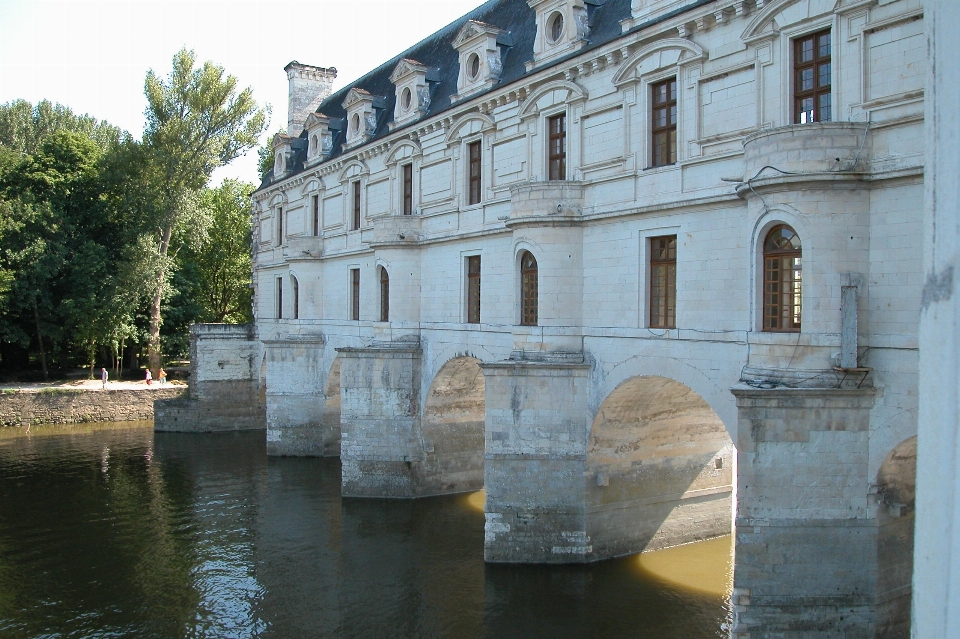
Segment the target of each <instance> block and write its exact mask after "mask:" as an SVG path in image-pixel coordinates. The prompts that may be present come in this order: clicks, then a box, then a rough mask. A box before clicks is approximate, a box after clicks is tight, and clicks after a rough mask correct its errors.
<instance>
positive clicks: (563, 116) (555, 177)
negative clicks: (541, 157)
mask: <svg viewBox="0 0 960 639" xmlns="http://www.w3.org/2000/svg"><path fill="white" fill-rule="evenodd" d="M555 122H560V123H562V130H556V131H555V130H554V129H555V127H554V123H555ZM545 123H546V125H545V128H546V133H547V180H549V181H564V180H566V179H567V147H568V144H569V141H568V136H567V112H566V111H561V112H560V113H554V114H553V115H548V116H547V117H546V118H545ZM556 128H557V129H561V127H556ZM554 140H560V144H559V147H560V150H559V151H557V152H554Z"/></svg>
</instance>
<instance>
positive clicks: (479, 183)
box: [466, 139, 483, 206]
mask: <svg viewBox="0 0 960 639" xmlns="http://www.w3.org/2000/svg"><path fill="white" fill-rule="evenodd" d="M466 147H467V205H468V206H473V205H475V204H481V203H482V202H483V140H482V139H481V140H473V141H472V142H466ZM474 150H476V154H474Z"/></svg>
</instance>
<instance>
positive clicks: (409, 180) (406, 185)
mask: <svg viewBox="0 0 960 639" xmlns="http://www.w3.org/2000/svg"><path fill="white" fill-rule="evenodd" d="M403 214H404V215H413V165H412V164H404V165H403Z"/></svg>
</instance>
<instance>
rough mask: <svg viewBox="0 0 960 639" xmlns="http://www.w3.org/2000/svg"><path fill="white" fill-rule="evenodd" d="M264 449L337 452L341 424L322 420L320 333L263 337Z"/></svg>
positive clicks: (288, 453) (295, 453) (294, 453)
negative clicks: (265, 420)
mask: <svg viewBox="0 0 960 639" xmlns="http://www.w3.org/2000/svg"><path fill="white" fill-rule="evenodd" d="M263 345H264V348H265V351H266V368H267V370H266V375H265V379H267V380H269V383H268V384H267V386H266V389H265V398H266V411H267V455H269V456H278V457H336V456H337V455H338V454H339V453H340V429H339V428H338V427H337V426H336V425H331V424H328V423H326V421H325V420H324V415H323V408H324V399H325V396H324V394H323V390H324V379H325V378H324V366H323V351H324V339H323V336H322V335H314V336H303V335H298V336H290V337H289V338H287V339H278V340H264V341H263Z"/></svg>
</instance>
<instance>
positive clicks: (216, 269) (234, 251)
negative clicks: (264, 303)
mask: <svg viewBox="0 0 960 639" xmlns="http://www.w3.org/2000/svg"><path fill="white" fill-rule="evenodd" d="M254 189H255V187H254V185H252V184H248V183H244V182H238V181H236V180H225V181H224V182H223V184H221V185H220V186H219V187H217V188H215V189H208V190H207V191H205V192H204V197H203V200H202V207H203V208H204V209H206V210H208V211H209V213H210V233H209V236H208V240H207V241H206V242H204V243H203V244H202V245H201V246H200V247H198V248H197V249H195V250H194V251H192V253H193V256H192V257H193V262H194V263H195V264H196V266H197V270H198V273H199V279H198V282H197V283H198V301H199V302H200V304H201V305H202V308H203V311H202V314H201V316H200V319H201V321H204V322H214V323H226V324H242V323H244V322H249V321H252V319H253V309H252V307H251V304H252V299H253V298H252V291H251V289H250V269H251V263H250V241H251V211H250V194H251V193H252V192H253V191H254Z"/></svg>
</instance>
